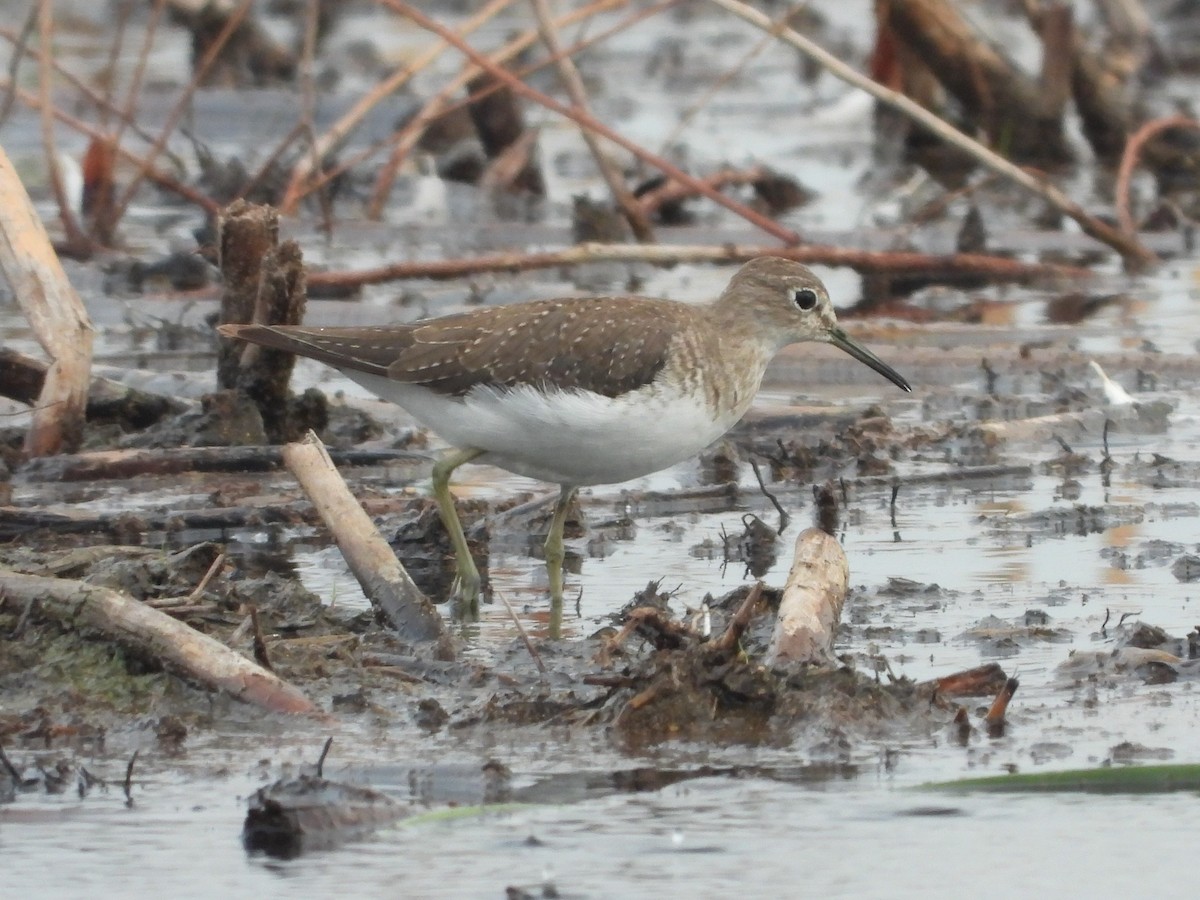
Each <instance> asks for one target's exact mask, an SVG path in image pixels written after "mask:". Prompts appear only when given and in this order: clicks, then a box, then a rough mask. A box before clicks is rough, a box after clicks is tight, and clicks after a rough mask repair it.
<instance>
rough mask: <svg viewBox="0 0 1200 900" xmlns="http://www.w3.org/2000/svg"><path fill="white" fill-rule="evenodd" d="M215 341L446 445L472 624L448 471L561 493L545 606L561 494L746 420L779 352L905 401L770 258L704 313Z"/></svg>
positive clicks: (653, 309) (438, 488)
mask: <svg viewBox="0 0 1200 900" xmlns="http://www.w3.org/2000/svg"><path fill="white" fill-rule="evenodd" d="M218 330H219V331H220V332H221V334H223V335H225V336H226V337H231V338H238V339H240V340H243V341H250V342H252V343H255V344H262V345H264V346H267V347H272V348H274V349H277V350H285V351H288V352H291V353H295V354H297V355H299V356H307V357H311V358H312V359H316V360H319V361H321V362H323V363H326V364H327V365H330V366H333V367H334V368H335V369H337V370H339V371H340V372H342V374H344V375H345V376H346V377H347V378H350V379H352V380H353V381H356V382H358V383H359V384H361V385H362V386H363V387H365V388H367V389H368V390H370V391H372V392H373V393H375V394H377V395H378V396H380V397H382V398H383V399H385V400H390V401H391V402H393V403H396V404H399V405H400V406H402V407H404V408H405V409H406V410H408V411H409V412H410V413H411V414H412V415H413V416H414V417H415V418H416V419H417V420H418V421H420V422H421V423H422V424H424V425H425V426H426V427H428V428H430V429H431V430H433V431H434V432H436V433H437V434H439V435H440V436H441V437H442V438H443V439H444V440H446V441H447V442H448V443H449V444H451V446H452V448H453V449H451V450H448V451H446V453H444V454H443V455H442V456H441V457H440V458H439V459H438V461H437V462H436V463H434V466H433V491H434V496H435V497H436V498H437V502H438V508H439V509H440V511H441V515H442V521H443V522H444V523H445V525H446V529H447V531H449V533H450V537H451V539H452V541H453V543H454V552H455V556H456V560H457V568H458V579H459V589H460V591H461V594H462V598H463V600H464V601H465V603H466V605H467V606H468V608H469V609H470V610H472V611H473V612H477V609H478V607H477V604H478V597H479V586H480V579H479V571H478V569H477V568H476V567H475V562H474V560H473V559H472V558H471V554H470V552H469V551H468V549H467V541H466V538H465V537H464V535H463V530H462V525H461V524H460V523H459V521H458V515H457V513H456V512H455V509H454V500H453V498H452V497H451V496H450V476H451V474H452V473H453V472H454V470H455V469H456V468H458V467H459V466H461V465H462V464H463V463H466V462H472V461H475V462H486V463H491V464H492V465H496V466H499V467H501V468H503V469H508V470H509V471H510V472H516V473H517V474H519V475H527V476H530V477H532V478H538V479H541V480H542V481H550V482H555V483H557V484H559V485H560V486H561V491H560V493H559V498H558V504H557V505H556V507H555V510H554V518H553V520H552V521H551V525H550V534H549V535H548V536H547V538H546V548H545V549H546V569H547V572H548V574H549V578H550V595H551V599H552V602H553V604H554V606H555V608H561V604H562V592H563V575H562V564H563V558H564V550H563V540H562V532H563V522H564V519H565V517H566V513H567V507H568V505H569V504H570V502H571V498H572V497H573V495H574V493H575V490H576V488H578V487H580V486H581V485H592V484H613V483H616V482H621V481H628V480H629V479H631V478H637V477H639V476H641V475H648V474H649V473H651V472H656V471H658V470H659V469H664V468H666V467H667V466H670V465H673V464H674V463H677V462H681V461H682V460H685V459H687V458H688V457H690V456H693V455H694V454H696V453H697V452H699V451H700V450H702V449H704V448H705V447H707V446H708V445H709V444H710V443H712V442H713V441H715V440H716V439H717V438H719V437H720V436H721V435H723V434H724V433H725V432H726V431H728V430H729V429H730V428H731V427H733V425H734V424H735V423H736V422H737V421H738V420H739V419H740V418H741V417H742V415H743V414H744V413H745V412H746V410H747V409H748V408H749V406H750V403H751V402H752V401H753V399H754V395H755V392H756V391H757V390H758V387H759V385H760V384H761V383H762V379H763V374H764V373H765V372H766V368H767V363H768V362H770V360H771V358H772V357H773V356H774V355H775V354H776V353H777V352H778V351H779V350H781V349H782V348H783V347H786V346H787V345H789V344H794V343H797V342H800V341H817V342H820V343H827V344H833V345H834V346H835V347H838V348H840V349H842V350H844V351H845V352H846V353H848V354H850V355H851V356H852V357H854V358H855V359H857V360H858V361H859V362H862V363H865V364H866V365H868V366H870V367H871V368H872V369H874V370H875V371H876V372H878V373H880V374H881V375H883V376H884V377H885V378H887V379H888V380H889V381H891V382H892V383H893V384H895V385H897V386H898V387H900V388H901V389H903V390H905V391H910V390H912V388H910V387H909V384H908V382H907V381H905V380H904V378H903V377H901V376H900V374H899V373H898V372H896V370H895V369H893V368H892V367H891V366H889V365H888V364H887V363H885V362H883V361H882V360H881V359H879V357H877V356H876V355H875V354H874V353H872V352H871V351H870V350H867V349H866V348H865V347H863V346H862V345H861V344H859V343H857V342H856V341H854V340H852V339H851V338H850V337H849V336H848V335H847V334H846V333H845V332H844V331H843V330H842V329H841V328H839V327H838V324H837V319H836V317H835V316H834V312H833V304H832V303H831V302H830V299H829V294H828V293H827V292H826V290H825V286H824V285H823V284H822V283H821V280H820V279H819V278H817V276H816V275H814V274H813V273H812V272H811V271H810V270H809V269H808V268H806V267H805V266H802V265H800V264H799V263H796V262H792V261H790V260H786V259H779V258H775V257H760V258H758V259H754V260H751V261H750V262H748V263H746V264H745V265H744V266H742V268H741V269H739V270H738V272H737V274H735V275H734V276H733V278H732V280H730V282H729V285H728V286H727V287H726V288H725V290H724V291H723V292H722V293H721V296H720V297H718V298H717V299H716V300H714V301H711V302H709V303H706V304H687V303H679V302H676V301H673V300H652V299H649V298H646V297H628V296H626V297H621V296H616V297H581V298H572V299H565V300H537V301H531V302H528V303H517V304H513V305H509V306H498V307H489V308H487V309H477V310H472V311H470V312H465V313H458V314H455V315H449V316H443V317H442V318H438V319H431V320H428V321H424V322H415V323H412V324H408V325H385V326H379V327H330V328H307V327H304V326H299V325H294V326H282V325H280V326H270V325H222V326H220V328H219V329H218Z"/></svg>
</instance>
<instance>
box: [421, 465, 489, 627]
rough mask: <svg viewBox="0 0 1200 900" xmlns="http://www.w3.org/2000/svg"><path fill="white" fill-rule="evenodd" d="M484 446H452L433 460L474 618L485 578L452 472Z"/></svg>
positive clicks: (462, 591) (467, 608)
mask: <svg viewBox="0 0 1200 900" xmlns="http://www.w3.org/2000/svg"><path fill="white" fill-rule="evenodd" d="M482 453H483V451H482V450H474V449H472V450H450V451H448V452H446V453H444V454H442V456H441V457H440V458H439V459H438V461H437V462H435V463H434V464H433V497H434V499H435V500H437V505H438V511H439V512H440V513H441V515H442V524H443V525H445V526H446V531H448V532H449V533H450V543H451V544H453V545H454V559H455V565H456V569H457V572H458V574H457V577H456V579H455V580H456V581H457V582H458V596H459V597H460V598H461V603H462V609H463V611H464V612H465V613H466V615H467V616H469V617H471V618H478V617H479V588H480V584H481V583H482V582H481V579H480V577H479V569H478V568H476V566H475V560H474V559H473V558H472V557H471V551H470V549H469V548H468V547H467V536H466V535H465V534H463V528H462V523H461V522H460V521H459V520H458V511H457V510H456V509H455V508H454V497H453V496H451V494H450V476H451V475H452V474H453V473H454V470H455V469H457V468H458V467H459V466H461V465H462V464H463V463H468V462H470V461H471V460H473V459H475V458H476V457H477V456H479V455H480V454H482Z"/></svg>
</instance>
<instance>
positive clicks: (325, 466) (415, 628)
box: [283, 431, 454, 659]
mask: <svg viewBox="0 0 1200 900" xmlns="http://www.w3.org/2000/svg"><path fill="white" fill-rule="evenodd" d="M283 461H284V462H285V463H286V464H287V467H288V468H289V469H290V470H291V472H292V474H293V475H294V476H295V477H296V480H297V481H298V482H300V487H301V488H303V489H304V493H306V494H307V495H308V498H309V499H310V500H311V501H312V504H313V506H314V507H316V509H317V512H318V513H320V515H321V519H322V520H323V521H324V522H325V527H327V528H328V529H329V530H330V532H331V533H332V534H333V539H334V540H335V541H336V542H337V545H338V549H339V550H341V551H342V556H343V557H345V559H346V563H347V564H348V565H349V566H350V571H351V572H353V573H354V577H355V578H357V579H358V583H359V584H360V585H362V589H363V593H364V594H366V595H367V599H368V600H370V601H371V604H372V606H374V608H375V611H376V614H377V615H378V616H380V617H382V618H383V619H384V620H385V621H386V622H387V623H388V624H390V625H391V626H392V627H393V628H395V629H396V630H397V631H398V632H399V633H400V634H401V635H403V636H404V637H406V638H408V639H410V640H420V641H432V642H435V643H436V645H437V649H438V655H439V657H440V658H442V659H453V657H454V647H453V643H452V642H451V640H450V635H449V634H448V633H447V631H446V625H445V623H444V621H443V620H442V617H441V615H440V614H439V613H438V611H437V610H436V609H434V607H433V604H432V603H430V602H429V598H428V597H426V596H425V595H424V594H422V593H421V591H420V589H419V588H418V587H417V586H416V584H414V583H413V580H412V578H411V577H410V576H409V574H408V572H406V571H405V569H404V566H402V565H401V564H400V560H398V559H396V554H395V553H393V552H392V548H391V547H390V546H388V542H387V541H385V540H384V539H383V536H382V535H380V534H379V531H378V530H376V528H375V525H374V523H372V522H371V519H370V517H369V516H368V515H367V514H366V513H365V512H364V511H363V508H362V507H361V506H359V504H358V501H357V500H355V499H354V495H353V494H351V493H350V489H349V488H348V487H346V482H345V481H343V480H342V477H341V475H339V474H338V471H337V468H336V467H335V466H334V465H333V460H331V459H330V458H329V453H328V452H327V451H326V450H325V445H324V444H322V443H321V439H320V438H318V437H317V436H316V435H315V434H313V433H312V432H311V431H310V432H309V433H308V435H307V437H305V439H304V440H303V441H301V442H299V443H294V444H285V445H284V447H283Z"/></svg>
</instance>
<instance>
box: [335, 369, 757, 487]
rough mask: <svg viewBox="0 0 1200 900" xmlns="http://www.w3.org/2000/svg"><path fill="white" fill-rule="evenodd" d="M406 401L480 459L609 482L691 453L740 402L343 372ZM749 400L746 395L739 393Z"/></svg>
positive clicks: (541, 475) (732, 417)
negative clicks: (443, 386)
mask: <svg viewBox="0 0 1200 900" xmlns="http://www.w3.org/2000/svg"><path fill="white" fill-rule="evenodd" d="M343 374H345V375H346V377H347V378H350V379H352V380H354V381H356V382H357V383H359V384H361V385H362V386H363V387H365V388H366V389H367V390H369V391H371V392H372V393H374V394H377V395H378V396H380V397H382V398H383V399H385V400H390V401H391V402H393V403H396V404H397V405H399V406H402V407H404V409H406V410H408V411H409V412H410V413H411V414H412V415H413V417H414V418H416V419H417V421H419V422H420V423H421V424H423V425H425V426H426V427H427V428H429V429H430V430H432V431H434V432H436V433H437V434H438V435H440V436H441V437H442V438H443V439H444V440H445V441H446V442H448V443H450V444H452V445H454V446H455V447H459V448H461V449H467V448H474V449H477V450H483V451H485V453H486V454H487V456H486V457H484V458H480V460H479V461H480V462H488V463H490V464H492V465H496V466H500V467H501V468H503V469H508V470H509V471H510V472H516V473H517V474H518V475H527V476H529V477H530V478H538V479H540V480H542V481H551V482H555V483H558V484H571V485H590V484H615V483H617V482H621V481H628V480H629V479H631V478H637V477H639V476H642V475H648V474H650V473H651V472H657V471H658V470H659V469H665V468H666V467H667V466H671V465H674V464H675V463H677V462H681V461H682V460H685V459H688V458H689V457H691V456H694V455H695V454H696V453H698V452H699V451H700V450H703V449H704V448H705V447H707V446H708V445H709V444H711V443H712V442H713V441H714V440H716V439H717V438H719V437H720V436H721V435H723V434H724V433H725V432H726V431H728V430H729V429H730V428H731V427H732V426H733V424H734V423H735V422H736V421H737V420H738V419H739V418H741V416H742V413H743V412H744V411H745V405H742V406H741V407H740V408H738V409H733V410H730V411H729V412H728V413H727V414H725V415H724V416H722V417H721V418H720V419H719V420H717V421H714V420H713V419H712V417H711V413H710V411H709V408H708V406H707V404H706V403H705V402H704V398H703V397H697V396H694V395H692V394H683V393H680V392H679V391H678V390H676V389H674V388H673V387H672V386H670V385H664V384H662V383H658V384H656V385H654V386H652V387H646V388H642V389H641V390H638V391H633V392H631V393H629V394H624V395H622V396H621V397H618V398H615V399H613V398H609V397H603V396H601V395H599V394H593V393H591V392H589V391H559V392H556V393H553V394H542V393H540V392H539V391H536V390H534V389H533V388H530V387H519V388H516V389H513V390H508V391H497V390H494V389H490V388H476V389H475V390H473V391H472V392H471V393H469V394H467V395H466V396H465V397H461V398H453V397H446V396H443V395H440V394H436V393H434V392H433V391H430V390H428V389H426V388H422V387H419V386H416V385H411V384H402V383H400V382H396V381H392V380H390V379H387V378H382V377H379V376H375V375H365V374H362V373H359V372H344V373H343ZM746 399H747V400H749V398H746Z"/></svg>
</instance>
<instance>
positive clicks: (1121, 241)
mask: <svg viewBox="0 0 1200 900" xmlns="http://www.w3.org/2000/svg"><path fill="white" fill-rule="evenodd" d="M709 2H710V3H715V4H716V5H717V6H719V7H721V8H722V9H724V10H726V11H727V12H730V13H732V14H733V15H735V16H737V17H738V18H740V19H742V20H744V21H746V22H749V23H750V24H751V25H754V26H755V27H756V28H760V29H762V30H763V31H768V32H770V31H771V30H772V29H775V28H776V24H775V23H774V22H772V21H771V19H769V18H768V17H767V16H765V15H763V14H762V13H760V12H759V11H758V10H756V9H754V8H753V7H751V6H748V5H747V4H745V3H743V2H741V0H709ZM779 39H780V40H782V41H784V42H785V43H787V44H790V45H791V46H793V47H795V48H796V49H797V50H799V51H800V52H801V53H803V54H804V55H805V56H807V57H809V58H810V59H812V60H813V61H814V62H816V63H818V64H819V65H821V66H822V67H824V68H825V69H827V70H828V71H829V72H830V73H831V74H833V75H834V76H836V77H837V78H840V79H841V80H842V81H845V82H846V83H847V84H850V85H852V86H853V87H856V88H859V89H860V90H863V91H866V92H867V93H868V94H870V95H871V96H872V97H874V98H875V99H876V100H879V101H880V102H881V103H885V104H887V105H888V106H890V107H892V108H893V109H895V110H896V111H898V112H900V113H901V114H902V115H904V116H906V117H908V118H909V119H911V120H912V121H914V122H915V123H917V124H918V125H920V126H921V127H923V128H925V129H927V130H929V131H931V132H932V133H933V134H935V135H937V136H938V137H939V138H941V139H942V140H944V141H946V143H948V144H951V145H953V146H955V147H957V148H958V149H960V150H962V151H963V152H964V153H967V154H968V155H970V156H971V158H972V159H974V160H976V161H977V162H978V163H980V164H981V165H983V166H984V167H986V168H988V169H990V170H991V171H993V172H996V173H997V174H999V175H1001V176H1003V177H1004V178H1006V179H1008V180H1009V181H1011V182H1013V183H1014V184H1017V185H1020V186H1021V187H1023V188H1025V189H1026V190H1028V191H1031V192H1032V193H1034V194H1037V195H1038V196H1039V197H1041V198H1042V199H1044V200H1045V201H1046V202H1048V203H1050V204H1051V205H1053V206H1054V207H1055V208H1056V209H1058V210H1059V211H1060V212H1062V213H1063V214H1064V215H1067V216H1069V217H1070V218H1072V219H1074V220H1075V221H1076V222H1077V223H1079V227H1080V228H1082V229H1083V231H1084V233H1085V234H1087V235H1089V236H1090V237H1092V238H1095V239H1096V240H1098V241H1100V242H1102V243H1105V244H1107V245H1108V246H1109V247H1112V248H1113V249H1114V250H1116V251H1117V252H1118V253H1119V254H1120V255H1121V258H1122V259H1123V260H1124V262H1125V266H1126V268H1128V269H1131V270H1136V269H1141V268H1145V267H1147V266H1151V265H1153V264H1155V263H1157V262H1158V257H1157V256H1156V255H1155V254H1154V253H1153V252H1152V251H1151V250H1150V249H1149V248H1147V247H1145V246H1143V245H1142V244H1141V243H1140V242H1138V240H1137V239H1136V238H1135V237H1132V236H1130V235H1127V234H1124V233H1122V232H1121V231H1119V230H1118V229H1116V228H1113V227H1112V226H1111V225H1109V224H1108V223H1106V222H1102V221H1101V220H1099V219H1097V218H1096V217H1094V216H1092V215H1090V214H1089V213H1088V212H1087V211H1086V210H1085V209H1084V208H1083V207H1081V206H1080V205H1079V204H1078V203H1076V202H1075V201H1074V200H1072V199H1071V198H1070V197H1068V196H1067V195H1066V194H1064V193H1063V192H1062V191H1061V190H1059V189H1058V188H1057V187H1055V186H1054V185H1052V184H1050V183H1049V182H1047V181H1044V180H1042V179H1040V178H1038V177H1036V176H1035V175H1032V174H1030V173H1029V172H1028V171H1026V170H1025V169H1022V168H1021V167H1020V166H1017V165H1014V164H1013V163H1011V162H1009V161H1008V160H1007V159H1005V158H1004V157H1002V156H1000V155H998V154H996V153H994V152H992V151H991V150H989V149H988V148H987V147H985V146H983V145H982V144H980V143H979V142H978V141H976V140H973V139H972V138H970V137H968V136H967V135H965V134H963V133H962V132H961V131H959V130H958V129H956V128H954V127H953V126H951V125H949V124H948V123H947V122H945V121H943V120H942V119H941V118H939V117H938V116H937V115H935V114H934V113H932V112H930V111H929V110H927V109H926V108H925V107H923V106H921V105H920V104H919V103H917V102H915V101H914V100H911V99H910V98H908V97H906V96H904V95H903V94H900V93H897V92H896V91H893V90H889V89H888V88H886V87H884V86H883V85H881V84H879V83H878V82H876V81H873V80H872V79H870V78H868V77H867V76H866V75H863V74H862V73H861V72H858V71H856V70H855V69H853V68H851V67H850V66H848V65H846V63H844V62H842V61H841V60H840V59H838V58H837V57H836V56H834V55H833V54H832V53H830V52H829V51H827V50H825V49H824V48H823V47H821V46H819V45H818V44H816V43H814V42H813V41H811V40H809V39H808V38H806V37H804V36H803V35H801V34H798V33H797V32H795V31H793V30H792V29H790V28H786V29H783V30H782V31H780V32H779Z"/></svg>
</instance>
